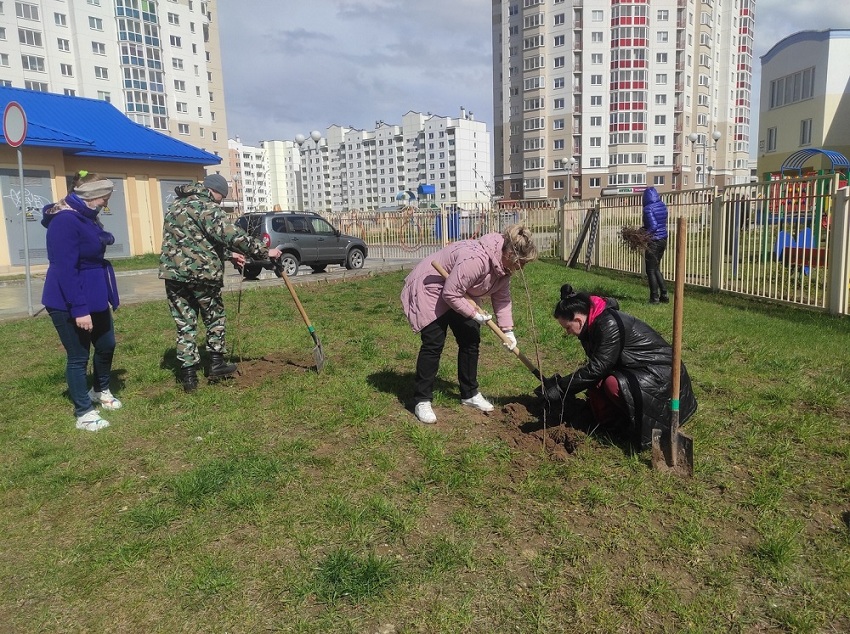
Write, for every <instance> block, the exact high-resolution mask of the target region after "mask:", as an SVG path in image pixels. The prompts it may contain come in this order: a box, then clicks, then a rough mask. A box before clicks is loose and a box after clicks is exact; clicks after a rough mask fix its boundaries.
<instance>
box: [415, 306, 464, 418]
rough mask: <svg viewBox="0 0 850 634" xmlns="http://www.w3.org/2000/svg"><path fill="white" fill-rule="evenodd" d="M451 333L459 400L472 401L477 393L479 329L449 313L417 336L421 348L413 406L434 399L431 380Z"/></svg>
mask: <svg viewBox="0 0 850 634" xmlns="http://www.w3.org/2000/svg"><path fill="white" fill-rule="evenodd" d="M449 328H451V329H452V334H454V336H455V340H456V341H457V347H458V350H457V381H458V383H459V385H460V397H461V398H472V397H473V396H475V395H476V394H477V393H478V349H479V344H480V343H481V325H480V324H479V323H478V322H477V321H475V320H474V319H467V318H466V317H464V316H463V315H461V314H460V313H456V312H455V311H453V310H450V311H449V312H447V313H445V314H443V315H441V316H440V317H438V318H437V319H435V320H434V321H432V322H431V323H430V324H428V325H427V326H425V327H424V328H423V329H422V330H421V331H420V333H419V335H420V337H421V339H422V347H421V348H419V357H418V358H417V359H416V383H415V385H414V393H413V402H414V403H421V402H422V401H430V400H432V397H433V395H434V380H435V379H436V378H437V370H439V369H440V356H441V355H442V354H443V346H444V345H445V343H446V333H447V332H448V329H449Z"/></svg>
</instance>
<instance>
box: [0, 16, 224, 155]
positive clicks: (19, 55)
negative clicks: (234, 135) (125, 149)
mask: <svg viewBox="0 0 850 634" xmlns="http://www.w3.org/2000/svg"><path fill="white" fill-rule="evenodd" d="M216 2H217V0H86V1H85V2H83V1H82V0H74V1H70V0H69V1H68V2H62V1H59V2H57V1H56V0H26V1H16V2H0V85H3V86H14V87H17V88H26V89H29V90H37V91H41V92H51V93H58V94H65V95H72V96H79V97H88V98H92V99H101V100H104V101H108V102H111V103H112V104H113V105H114V106H115V107H116V108H117V109H118V110H120V111H121V112H123V113H124V114H126V115H127V116H128V117H129V118H130V119H131V120H133V121H135V122H136V123H139V124H142V125H144V126H147V127H150V128H153V129H155V130H158V131H160V132H163V133H166V134H170V135H172V136H173V137H174V138H176V139H179V140H181V141H184V142H186V143H189V144H191V145H193V146H195V147H199V148H202V149H203V150H205V151H207V152H210V153H212V154H215V155H218V156H224V155H225V153H226V150H227V132H226V130H227V122H226V117H225V108H224V89H223V78H222V64H221V51H220V46H219V36H218V24H217V14H216Z"/></svg>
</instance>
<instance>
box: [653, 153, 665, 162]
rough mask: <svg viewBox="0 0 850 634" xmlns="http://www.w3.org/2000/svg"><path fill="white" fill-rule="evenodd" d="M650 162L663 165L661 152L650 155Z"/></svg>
mask: <svg viewBox="0 0 850 634" xmlns="http://www.w3.org/2000/svg"><path fill="white" fill-rule="evenodd" d="M652 164H653V165H664V155H663V154H656V155H655V156H653V157H652Z"/></svg>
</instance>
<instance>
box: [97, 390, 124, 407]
mask: <svg viewBox="0 0 850 634" xmlns="http://www.w3.org/2000/svg"><path fill="white" fill-rule="evenodd" d="M89 398H90V399H91V402H92V403H100V406H101V407H103V409H121V405H122V404H121V401H119V400H118V399H117V398H115V397H114V396H113V395H112V392H110V391H109V390H103V392H95V391H94V388H92V389H90V390H89Z"/></svg>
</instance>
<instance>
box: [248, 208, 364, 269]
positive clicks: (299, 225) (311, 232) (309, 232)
mask: <svg viewBox="0 0 850 634" xmlns="http://www.w3.org/2000/svg"><path fill="white" fill-rule="evenodd" d="M236 224H237V225H238V226H239V227H241V228H242V229H244V230H245V231H247V232H248V233H249V234H251V235H252V236H254V237H255V238H259V239H260V240H262V241H263V242H264V243H265V245H266V246H267V247H269V248H271V247H277V248H278V249H280V250H281V251H282V252H283V255H281V257H280V263H279V268H276V270H280V269H282V270H283V271H284V272H285V273H286V274H287V275H288V276H290V277H291V276H293V275H296V274H297V273H298V267H299V266H301V265H302V264H303V265H306V266H309V267H311V268H312V269H313V271H315V272H316V273H320V272H322V271H324V270H325V268H326V267H327V266H328V265H329V264H339V265H341V266H344V267H345V268H347V269H359V268H362V267H363V262H364V261H365V260H366V256H367V254H368V253H369V249H368V247H367V246H366V243H365V242H364V241H363V240H361V239H360V238H355V237H354V236H347V235H344V234H342V233H340V232H339V229H335V228H334V227H333V225H331V224H330V223H329V222H328V221H327V220H325V219H324V218H322V217H321V216H320V215H318V214H314V213H311V212H302V211H268V212H255V213H247V214H245V215H243V216H240V217H239V218H237V219H236ZM264 268H271V267H269V266H268V265H267V264H265V263H247V264H246V265H245V266H244V267H243V268H242V275H243V276H244V277H245V279H249V280H254V279H257V277H258V276H259V275H260V271H262V270H263V269H264Z"/></svg>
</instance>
